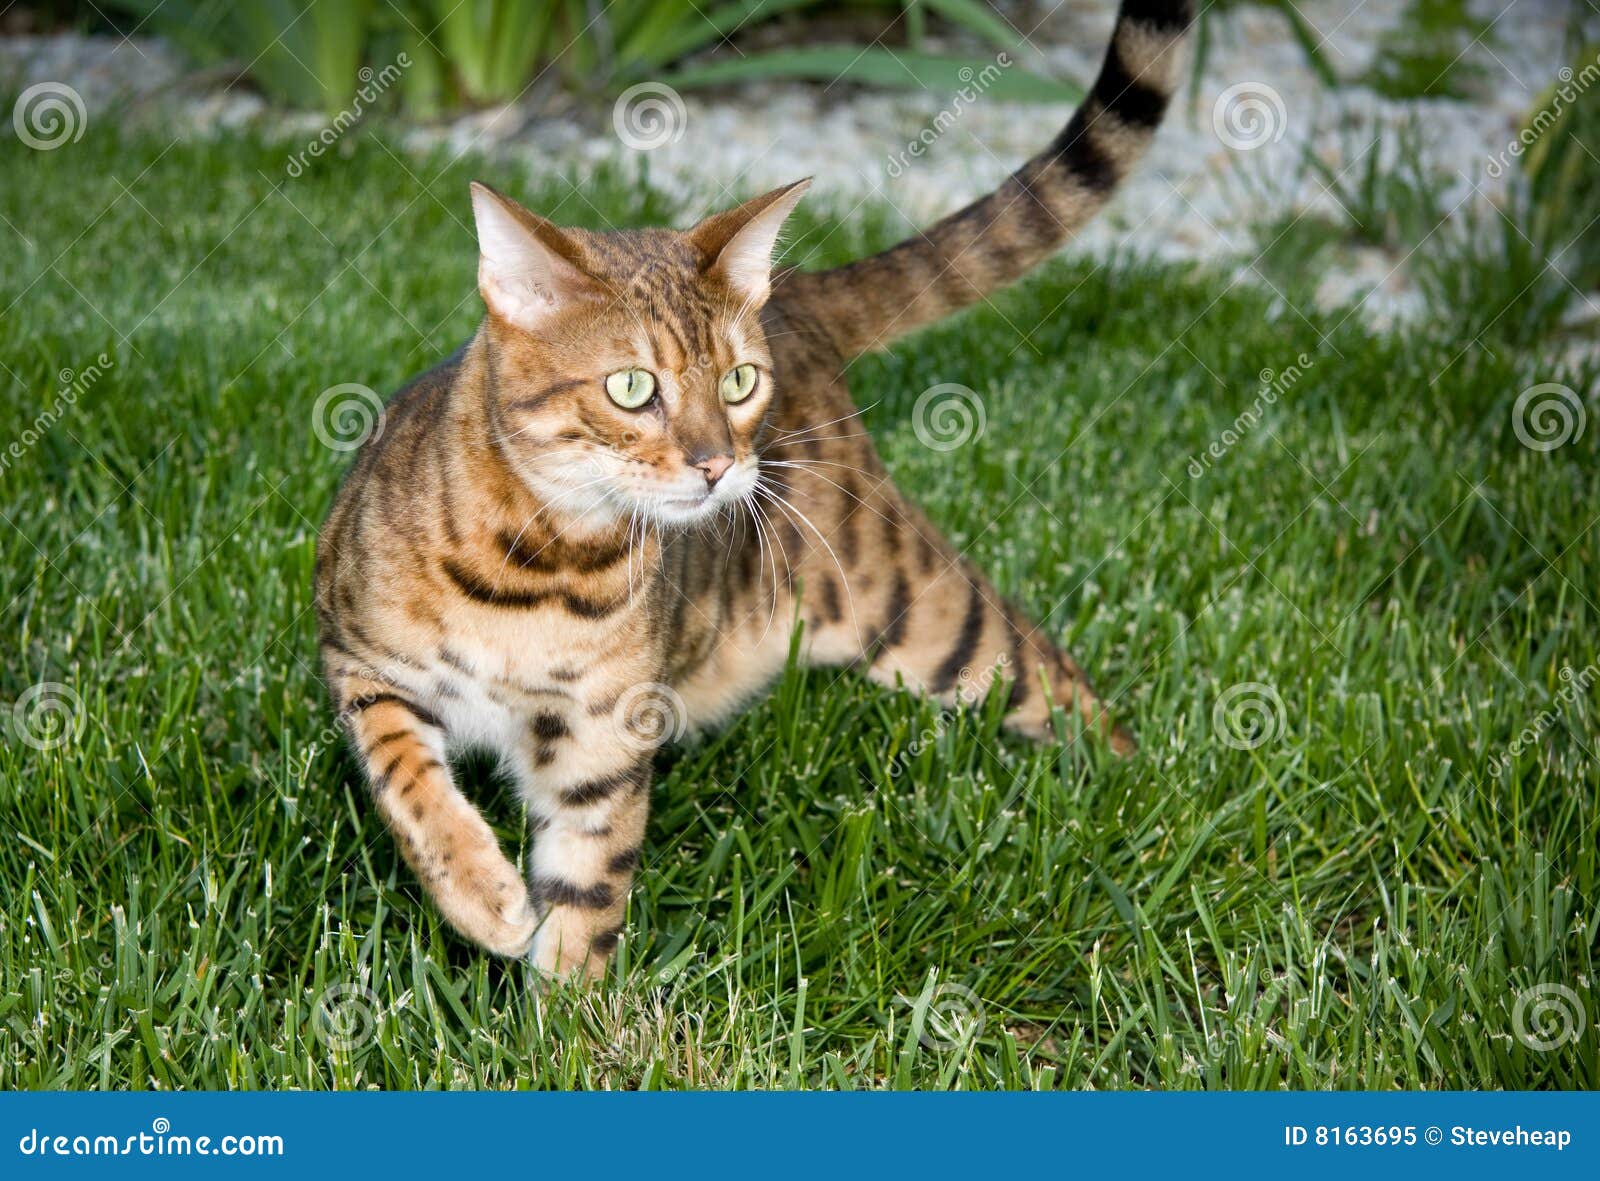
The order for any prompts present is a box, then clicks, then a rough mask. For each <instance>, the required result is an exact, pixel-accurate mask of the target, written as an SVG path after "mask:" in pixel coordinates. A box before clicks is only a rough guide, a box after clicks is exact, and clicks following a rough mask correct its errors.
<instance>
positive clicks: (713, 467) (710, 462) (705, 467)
mask: <svg viewBox="0 0 1600 1181" xmlns="http://www.w3.org/2000/svg"><path fill="white" fill-rule="evenodd" d="M694 466H695V468H696V469H697V470H699V471H701V472H704V473H705V477H706V487H707V488H708V489H710V488H715V487H716V486H717V481H718V480H720V479H722V477H723V476H724V475H726V474H727V471H728V469H729V468H730V467H732V466H733V456H731V455H727V454H722V455H711V456H707V457H706V458H705V459H702V460H699V461H698V462H697V463H696V464H695V465H694Z"/></svg>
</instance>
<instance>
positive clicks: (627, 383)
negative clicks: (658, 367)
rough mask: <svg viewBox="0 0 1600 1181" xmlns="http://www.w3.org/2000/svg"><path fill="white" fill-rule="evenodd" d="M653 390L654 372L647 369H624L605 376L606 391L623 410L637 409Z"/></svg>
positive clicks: (650, 395) (654, 390)
mask: <svg viewBox="0 0 1600 1181" xmlns="http://www.w3.org/2000/svg"><path fill="white" fill-rule="evenodd" d="M655 392H656V378H655V374H653V373H651V372H650V371H649V370H647V369H624V370H622V371H621V372H620V373H613V374H612V375H611V376H610V377H608V378H606V393H608V394H610V395H611V400H612V401H613V402H615V403H616V404H617V405H618V406H621V407H622V408H623V409H624V410H637V409H639V407H641V406H643V405H644V404H645V403H646V402H648V401H649V400H650V399H651V397H652V396H653V395H654V394H655Z"/></svg>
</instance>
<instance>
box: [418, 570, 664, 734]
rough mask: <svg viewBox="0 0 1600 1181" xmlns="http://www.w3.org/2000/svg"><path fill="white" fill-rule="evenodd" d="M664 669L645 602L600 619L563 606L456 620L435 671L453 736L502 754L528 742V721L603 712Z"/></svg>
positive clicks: (458, 614) (460, 614)
mask: <svg viewBox="0 0 1600 1181" xmlns="http://www.w3.org/2000/svg"><path fill="white" fill-rule="evenodd" d="M662 667H663V662H662V656H661V645H660V643H659V642H658V641H657V638H656V635H655V626H654V624H653V622H652V612H651V611H650V610H649V604H648V603H646V602H644V601H642V599H641V601H639V602H633V603H630V604H628V606H626V607H624V608H620V609H619V610H618V611H616V612H613V613H610V614H608V615H607V616H606V617H604V618H600V619H593V618H585V617H583V616H581V615H578V614H575V613H573V612H570V611H567V610H564V609H563V608H562V607H561V606H560V605H554V606H551V607H548V608H546V609H543V610H540V609H534V610H521V611H515V612H510V611H508V612H503V613H498V614H493V613H488V612H480V611H472V612H466V611H462V612H456V613H453V618H452V619H451V628H450V632H449V635H448V637H447V639H446V640H445V642H444V643H442V644H441V645H440V647H439V651H438V659H437V663H436V664H435V668H434V672H435V675H436V676H437V678H438V682H439V686H440V695H439V708H440V711H441V712H442V714H443V715H444V717H445V718H446V720H447V723H448V729H449V731H450V733H451V735H452V737H453V738H455V739H457V740H459V741H461V742H464V743H468V744H473V745H480V744H482V745H489V746H492V747H495V748H501V749H504V748H507V747H509V746H515V745H517V744H518V743H521V742H523V741H524V740H525V737H526V731H527V727H528V725H529V722H530V719H534V718H539V717H545V716H549V715H551V714H556V715H558V716H562V717H569V716H572V717H582V716H591V715H598V714H601V713H603V712H605V711H606V710H608V709H609V708H611V704H612V703H614V702H615V700H616V699H617V697H618V696H619V695H620V694H622V693H624V692H626V691H627V690H628V689H629V688H630V687H631V686H633V685H637V684H644V683H650V682H654V681H657V680H659V679H660V677H661V676H662Z"/></svg>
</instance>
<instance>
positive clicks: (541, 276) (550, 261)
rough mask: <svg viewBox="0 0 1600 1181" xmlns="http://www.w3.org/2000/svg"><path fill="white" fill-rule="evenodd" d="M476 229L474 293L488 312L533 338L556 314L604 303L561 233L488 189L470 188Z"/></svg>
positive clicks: (598, 288) (595, 283) (574, 249)
mask: <svg viewBox="0 0 1600 1181" xmlns="http://www.w3.org/2000/svg"><path fill="white" fill-rule="evenodd" d="M472 215H473V217H474V219H475V220H476V221H477V225H478V291H479V292H480V293H481V294H482V295H483V302H484V303H485V304H487V305H488V307H489V310H490V311H491V312H493V313H494V314H495V315H497V316H499V317H500V318H501V319H503V320H506V321H508V322H509V323H511V324H514V325H516V326H517V327H518V328H521V329H523V330H524V331H525V332H537V331H538V330H539V329H540V328H541V327H543V326H544V325H545V324H546V323H548V322H549V320H550V318H551V317H552V316H553V315H554V314H555V313H556V312H557V311H559V310H561V309H562V308H565V307H570V306H572V305H573V304H575V303H580V302H583V301H586V300H598V299H601V298H603V297H604V295H605V289H604V288H603V287H602V286H601V284H600V282H599V281H598V280H597V279H595V278H594V277H593V276H591V275H589V274H588V273H587V272H585V271H584V269H583V267H582V266H581V265H580V263H579V262H578V258H579V254H578V249H577V247H576V246H575V245H574V244H573V242H572V240H571V239H570V238H568V237H567V236H566V235H565V234H563V233H562V232H561V230H560V229H559V228H558V227H557V226H555V225H553V224H552V223H550V222H548V221H546V220H545V219H544V218H542V217H539V216H538V215H537V214H533V213H529V212H528V211H527V210H526V209H524V208H523V207H522V206H520V205H518V204H517V203H516V202H515V201H513V200H511V199H510V198H509V197H503V196H501V195H500V194H499V193H497V192H495V191H494V190H493V189H491V188H490V187H489V186H488V185H485V184H479V183H478V182H477V181H473V182H472Z"/></svg>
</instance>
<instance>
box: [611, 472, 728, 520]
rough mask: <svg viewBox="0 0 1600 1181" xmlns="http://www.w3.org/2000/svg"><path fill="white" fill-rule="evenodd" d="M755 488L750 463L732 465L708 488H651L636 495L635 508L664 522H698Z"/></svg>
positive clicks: (708, 517) (710, 516) (707, 518)
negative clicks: (693, 489)
mask: <svg viewBox="0 0 1600 1181" xmlns="http://www.w3.org/2000/svg"><path fill="white" fill-rule="evenodd" d="M754 491H755V470H754V465H753V464H751V465H749V466H745V465H736V466H734V467H733V468H731V469H729V471H728V473H727V474H726V475H725V476H723V477H722V479H720V480H719V481H717V483H716V485H715V486H714V487H711V488H705V489H698V490H695V491H687V490H684V489H673V490H671V491H656V490H652V491H650V492H649V493H647V494H645V495H643V496H640V497H639V498H638V503H639V507H640V508H642V509H643V510H644V511H645V512H647V513H649V514H650V515H651V516H653V517H655V518H656V520H657V521H659V522H660V523H662V524H667V525H698V524H700V523H702V522H705V521H709V520H711V519H712V518H713V517H715V516H716V515H717V514H718V513H721V512H723V511H724V510H725V509H728V508H730V507H731V506H733V505H736V504H739V503H740V502H742V501H745V500H748V499H749V498H750V497H751V496H752V495H753V494H754Z"/></svg>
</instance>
